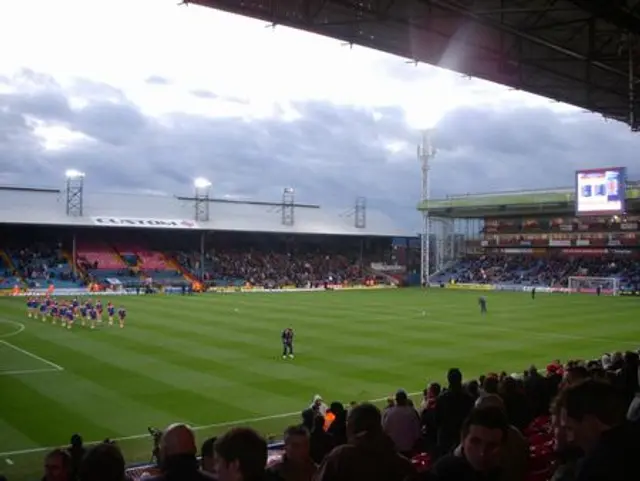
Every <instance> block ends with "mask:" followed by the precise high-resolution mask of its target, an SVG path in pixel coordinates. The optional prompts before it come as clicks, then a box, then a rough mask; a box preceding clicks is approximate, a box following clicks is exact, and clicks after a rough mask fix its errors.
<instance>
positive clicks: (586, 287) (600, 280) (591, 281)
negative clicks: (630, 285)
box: [568, 276, 619, 296]
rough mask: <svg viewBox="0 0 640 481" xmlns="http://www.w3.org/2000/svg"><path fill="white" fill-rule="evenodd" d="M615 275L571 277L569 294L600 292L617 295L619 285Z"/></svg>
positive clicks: (605, 294) (606, 294)
mask: <svg viewBox="0 0 640 481" xmlns="http://www.w3.org/2000/svg"><path fill="white" fill-rule="evenodd" d="M618 284H619V283H618V279H617V278H615V277H588V276H575V277H569V285H568V288H569V289H568V291H569V294H597V293H598V288H600V294H602V295H604V296H617V295H618V290H619V285H618Z"/></svg>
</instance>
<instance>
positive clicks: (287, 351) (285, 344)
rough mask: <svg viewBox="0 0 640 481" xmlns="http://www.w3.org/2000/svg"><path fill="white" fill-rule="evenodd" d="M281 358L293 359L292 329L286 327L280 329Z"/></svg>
mask: <svg viewBox="0 0 640 481" xmlns="http://www.w3.org/2000/svg"><path fill="white" fill-rule="evenodd" d="M281 337H282V359H286V358H287V356H288V357H289V359H293V329H291V328H290V327H287V328H286V329H285V330H284V331H282V336H281Z"/></svg>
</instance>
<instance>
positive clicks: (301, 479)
mask: <svg viewBox="0 0 640 481" xmlns="http://www.w3.org/2000/svg"><path fill="white" fill-rule="evenodd" d="M317 470H318V465H317V464H316V463H314V462H313V460H311V458H309V462H308V463H306V464H304V465H302V466H296V465H294V464H293V463H290V462H289V461H288V460H287V456H286V455H283V456H282V459H281V460H280V461H278V462H277V463H275V464H273V465H271V466H269V467H268V468H267V474H268V475H269V476H270V478H269V479H271V478H273V480H278V481H311V479H312V478H313V475H314V474H315V473H316V471H317Z"/></svg>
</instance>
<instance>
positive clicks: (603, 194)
mask: <svg viewBox="0 0 640 481" xmlns="http://www.w3.org/2000/svg"><path fill="white" fill-rule="evenodd" d="M626 173H627V169H626V168H625V167H611V168H604V169H590V170H579V171H577V172H576V214H577V215H607V214H611V215H614V214H622V213H624V211H625V198H624V196H625V189H626V182H625V180H626Z"/></svg>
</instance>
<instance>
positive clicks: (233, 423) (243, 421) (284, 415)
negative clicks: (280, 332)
mask: <svg viewBox="0 0 640 481" xmlns="http://www.w3.org/2000/svg"><path fill="white" fill-rule="evenodd" d="M419 394H422V391H418V392H411V393H408V396H417V395H419ZM388 397H389V396H385V397H381V398H378V399H370V400H369V401H368V402H372V403H376V402H380V401H386V400H387V398H388ZM302 411H303V409H300V410H299V411H293V412H290V413H281V414H272V415H270V416H260V417H256V418H247V419H238V420H236V421H225V422H221V423H213V424H205V425H202V426H192V428H191V429H193V430H194V431H202V430H204V429H212V428H225V427H230V426H237V425H239V424H253V423H257V422H260V421H270V420H273V419H285V418H291V417H294V416H300V415H301V414H302ZM150 437H151V436H150V435H149V433H144V434H134V435H132V436H122V437H120V438H109V439H111V440H112V441H130V440H134V439H144V438H150ZM101 442H102V440H100V441H91V442H89V443H85V445H91V444H100V443H101ZM59 447H60V446H47V447H41V448H31V449H20V450H17V451H7V452H4V453H0V458H6V457H7V456H18V455H20V454H33V453H44V452H46V451H51V450H53V449H56V448H59Z"/></svg>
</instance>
